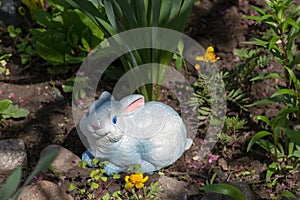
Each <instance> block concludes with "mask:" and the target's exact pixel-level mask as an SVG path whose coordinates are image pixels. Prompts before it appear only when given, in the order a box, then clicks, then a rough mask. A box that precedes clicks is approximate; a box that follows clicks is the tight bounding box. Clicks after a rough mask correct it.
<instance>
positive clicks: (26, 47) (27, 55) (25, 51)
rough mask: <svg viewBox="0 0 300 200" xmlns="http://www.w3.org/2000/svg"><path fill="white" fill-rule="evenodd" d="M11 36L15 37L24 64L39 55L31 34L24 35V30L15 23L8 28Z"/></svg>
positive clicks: (15, 43)
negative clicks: (33, 44)
mask: <svg viewBox="0 0 300 200" xmlns="http://www.w3.org/2000/svg"><path fill="white" fill-rule="evenodd" d="M7 31H8V34H9V36H10V37H11V38H12V39H13V41H14V45H15V47H16V48H17V50H18V53H19V55H20V58H21V63H22V64H27V63H29V62H30V61H31V60H32V58H33V57H35V56H37V52H36V51H35V49H34V48H33V47H32V44H31V42H30V38H29V35H27V36H26V37H25V38H24V37H22V30H21V29H20V28H18V27H14V26H13V25H10V26H8V28H7Z"/></svg>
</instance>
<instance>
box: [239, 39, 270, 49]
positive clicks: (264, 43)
mask: <svg viewBox="0 0 300 200" xmlns="http://www.w3.org/2000/svg"><path fill="white" fill-rule="evenodd" d="M242 43H243V44H252V45H257V46H263V47H267V45H268V44H269V42H267V41H264V40H261V39H258V38H254V41H247V42H242Z"/></svg>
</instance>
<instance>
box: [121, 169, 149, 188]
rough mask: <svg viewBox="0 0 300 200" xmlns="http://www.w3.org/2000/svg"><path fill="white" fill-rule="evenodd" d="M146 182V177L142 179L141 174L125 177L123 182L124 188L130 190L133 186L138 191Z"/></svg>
mask: <svg viewBox="0 0 300 200" xmlns="http://www.w3.org/2000/svg"><path fill="white" fill-rule="evenodd" d="M147 180H148V176H146V177H145V178H144V177H143V174H142V173H138V174H131V175H130V176H126V177H125V182H126V184H125V188H126V189H130V188H132V187H134V186H135V187H136V188H137V189H140V188H142V187H144V183H145V182H146V181H147Z"/></svg>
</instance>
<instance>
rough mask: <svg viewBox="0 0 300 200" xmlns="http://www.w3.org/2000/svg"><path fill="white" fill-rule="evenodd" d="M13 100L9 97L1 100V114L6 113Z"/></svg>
mask: <svg viewBox="0 0 300 200" xmlns="http://www.w3.org/2000/svg"><path fill="white" fill-rule="evenodd" d="M11 104H12V101H11V100H9V99H4V100H1V101H0V114H3V113H6V112H7V109H8V108H9V106H10V105H11Z"/></svg>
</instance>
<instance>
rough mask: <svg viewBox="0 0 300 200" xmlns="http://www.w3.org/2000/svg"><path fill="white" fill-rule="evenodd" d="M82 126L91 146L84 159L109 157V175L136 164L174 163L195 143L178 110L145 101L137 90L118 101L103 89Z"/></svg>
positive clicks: (147, 167) (146, 170) (144, 166)
mask: <svg viewBox="0 0 300 200" xmlns="http://www.w3.org/2000/svg"><path fill="white" fill-rule="evenodd" d="M79 127H80V130H81V132H82V133H83V134H84V135H85V136H86V138H87V140H88V142H89V146H90V148H89V149H88V150H87V151H86V152H84V153H83V155H82V159H83V160H84V161H86V162H87V163H90V161H91V160H92V159H93V158H97V159H98V160H99V161H108V162H109V164H108V165H106V168H105V171H106V173H107V174H108V175H111V174H112V173H119V172H122V171H125V170H128V169H129V167H130V166H131V165H134V164H140V165H141V168H140V170H141V171H143V172H144V173H152V172H153V171H156V170H159V169H161V168H163V167H166V166H168V165H171V164H172V163H174V162H175V161H176V160H177V159H178V158H179V157H180V156H181V155H182V154H183V152H184V151H185V150H187V149H188V148H189V147H190V146H191V144H192V140H191V139H190V138H187V133H186V128H185V125H184V123H183V121H182V119H181V117H180V116H179V115H178V114H177V112H175V111H174V110H173V109H172V108H171V107H169V106H168V105H165V104H163V103H160V102H155V101H152V102H148V103H144V97H143V96H142V95H137V94H135V95H130V96H127V97H124V98H123V99H121V100H120V101H115V100H114V98H113V97H112V95H111V94H110V93H108V92H103V93H102V94H101V96H100V98H99V99H98V100H96V101H95V102H94V103H93V104H92V105H91V107H90V108H89V111H88V113H87V114H86V115H85V116H84V117H83V118H82V119H81V121H80V123H79Z"/></svg>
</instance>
